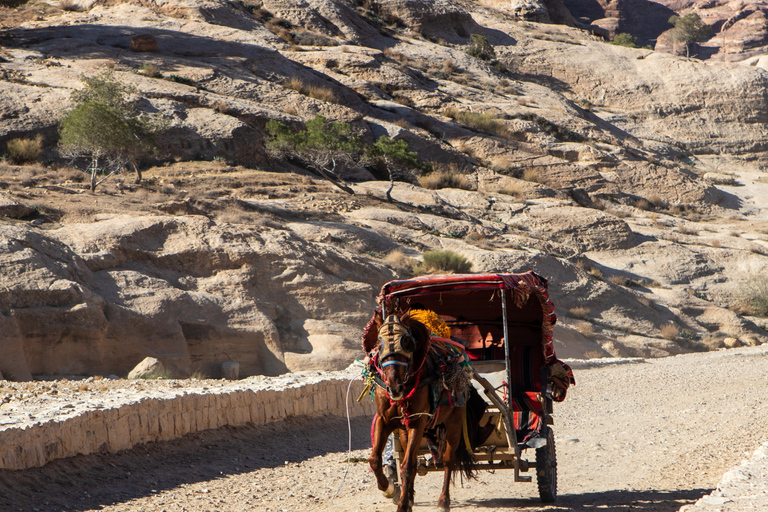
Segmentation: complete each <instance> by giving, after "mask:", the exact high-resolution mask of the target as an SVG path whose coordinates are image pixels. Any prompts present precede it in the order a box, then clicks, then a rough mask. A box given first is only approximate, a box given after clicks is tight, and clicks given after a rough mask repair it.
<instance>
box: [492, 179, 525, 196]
mask: <svg viewBox="0 0 768 512" xmlns="http://www.w3.org/2000/svg"><path fill="white" fill-rule="evenodd" d="M496 192H498V193H499V194H505V195H508V196H512V197H514V198H515V199H522V198H523V197H525V195H526V192H527V191H526V189H525V187H523V186H522V185H521V184H519V183H506V184H504V185H503V186H501V187H499V188H498V189H497V190H496Z"/></svg>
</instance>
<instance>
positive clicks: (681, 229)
mask: <svg viewBox="0 0 768 512" xmlns="http://www.w3.org/2000/svg"><path fill="white" fill-rule="evenodd" d="M676 231H677V232H678V233H680V234H683V235H693V236H696V235H698V234H699V232H698V230H696V229H694V228H692V227H690V226H678V227H677V230H676Z"/></svg>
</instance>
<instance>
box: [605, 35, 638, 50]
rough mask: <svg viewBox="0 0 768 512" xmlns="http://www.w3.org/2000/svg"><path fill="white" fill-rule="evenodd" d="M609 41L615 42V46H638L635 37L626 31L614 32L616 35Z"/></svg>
mask: <svg viewBox="0 0 768 512" xmlns="http://www.w3.org/2000/svg"><path fill="white" fill-rule="evenodd" d="M611 43H612V44H615V45H616V46H626V47H627V48H639V46H638V45H637V38H636V37H635V36H633V35H632V34H627V33H626V32H622V33H621V34H616V37H614V38H613V41H611Z"/></svg>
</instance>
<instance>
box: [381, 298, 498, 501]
mask: <svg viewBox="0 0 768 512" xmlns="http://www.w3.org/2000/svg"><path fill="white" fill-rule="evenodd" d="M374 322H375V328H377V329H376V331H375V332H377V333H378V353H377V354H375V355H374V357H373V360H372V363H371V364H372V365H373V367H374V369H375V371H376V373H377V374H378V376H379V379H378V382H377V384H378V385H377V386H376V388H375V392H374V401H375V403H376V411H377V412H376V415H375V416H374V420H373V425H372V450H371V456H370V457H369V459H368V461H369V464H370V466H371V469H372V470H373V473H374V475H375V476H376V483H377V485H378V488H379V490H380V491H382V492H383V494H384V496H385V497H387V498H395V497H396V494H397V488H396V487H395V484H394V483H393V482H391V481H390V480H389V479H387V477H386V475H385V474H384V471H383V468H382V451H383V450H384V445H385V443H386V441H387V438H388V437H389V435H390V434H391V433H392V432H393V431H394V430H396V429H399V432H400V443H401V445H402V446H403V447H405V455H404V458H403V461H402V464H401V467H400V473H401V481H402V491H401V492H400V499H399V502H398V506H397V511H398V512H408V511H410V510H411V509H412V507H413V503H414V494H415V493H414V479H415V477H416V471H417V456H418V451H419V447H420V446H421V441H422V438H423V437H424V433H425V430H427V429H428V428H430V429H434V428H439V429H444V435H440V436H439V437H440V439H441V443H440V445H441V448H442V447H443V446H444V449H443V453H442V462H443V465H444V478H443V487H442V492H441V494H440V497H439V499H438V510H440V511H448V510H449V509H450V506H451V498H450V484H451V482H452V480H453V477H454V471H455V470H456V469H457V468H458V469H459V471H460V472H461V473H462V475H463V476H464V477H465V478H467V479H472V478H474V476H475V469H476V465H475V462H474V458H473V456H472V453H471V447H467V446H465V444H466V442H465V439H466V440H468V441H470V443H471V442H472V441H471V440H472V439H475V438H476V437H475V436H476V432H474V431H472V432H470V433H467V434H464V432H463V429H464V425H465V414H467V412H468V411H474V412H475V414H474V415H471V416H475V415H476V413H477V408H476V407H475V406H473V405H474V404H472V403H470V402H471V400H467V401H466V404H465V405H462V406H454V405H457V404H451V403H448V404H440V405H439V407H436V410H435V411H433V410H431V409H432V408H433V404H431V403H430V385H428V384H429V383H430V380H431V377H430V375H429V372H428V367H429V366H430V363H429V361H428V359H429V352H430V346H431V343H432V342H431V334H430V331H429V329H428V328H427V327H426V326H425V325H424V324H422V323H421V322H419V321H417V320H415V319H413V318H411V317H410V312H407V313H405V314H404V315H403V316H402V317H400V318H398V317H397V315H389V316H388V317H387V319H386V320H385V321H382V319H381V316H379V317H378V318H375V320H374ZM374 352H375V351H374ZM465 357H466V356H465ZM466 385H467V386H468V390H469V391H468V392H470V394H471V392H474V399H475V400H479V401H480V402H482V398H480V396H479V395H478V394H477V392H476V391H475V390H474V388H473V387H472V386H471V385H470V384H469V382H467V383H466ZM471 398H472V397H471ZM482 403H483V405H482V406H481V407H482V410H480V411H479V414H480V417H482V413H483V411H484V409H485V405H484V402H482ZM475 404H476V402H475ZM479 419H480V418H478V417H467V418H466V424H467V425H473V426H476V425H478V423H479ZM441 434H442V433H441ZM463 434H464V435H463ZM438 455H439V454H438Z"/></svg>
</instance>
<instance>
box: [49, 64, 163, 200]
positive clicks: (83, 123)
mask: <svg viewBox="0 0 768 512" xmlns="http://www.w3.org/2000/svg"><path fill="white" fill-rule="evenodd" d="M82 80H83V82H84V83H85V87H84V88H83V89H82V90H78V91H74V92H73V93H72V101H73V102H74V103H75V107H74V108H73V109H72V110H70V111H68V112H67V113H66V115H65V116H64V118H63V119H62V120H61V122H60V123H59V149H60V151H61V153H62V154H63V155H65V156H68V157H70V158H81V157H86V158H90V159H91V162H90V164H89V166H88V172H89V173H90V175H91V190H96V187H97V186H99V185H100V184H101V183H103V182H104V181H105V180H107V179H108V178H109V177H110V176H112V175H113V174H116V173H118V172H120V171H121V170H122V169H123V168H124V167H126V166H127V165H131V166H132V167H133V169H134V172H135V173H136V183H139V182H140V181H141V171H140V169H139V160H140V159H141V158H143V157H145V156H148V155H150V154H152V153H153V152H154V151H155V150H156V148H157V145H156V137H157V135H158V134H159V133H160V132H161V131H162V130H163V129H164V126H165V125H164V123H162V122H161V121H160V120H159V119H158V118H157V117H154V116H148V115H142V114H141V113H140V112H139V111H138V100H135V99H134V100H131V99H129V98H130V97H131V96H133V95H135V94H136V92H137V91H136V90H135V89H134V88H132V87H128V86H126V85H123V84H121V83H119V82H117V81H115V79H114V77H113V75H112V73H111V72H109V71H105V72H104V73H101V74H99V75H96V76H91V77H82ZM100 173H105V174H106V176H104V177H103V178H101V179H98V177H99V175H100Z"/></svg>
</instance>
